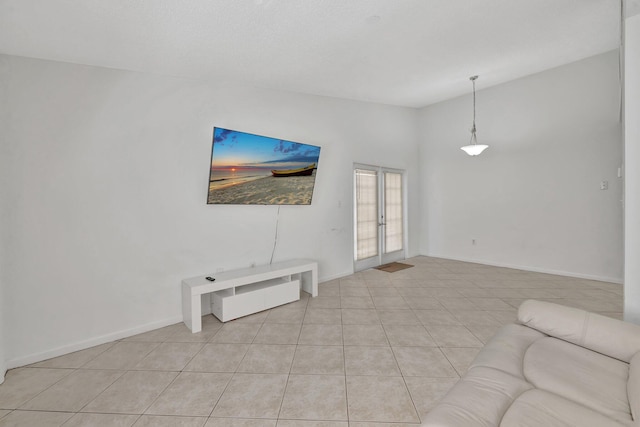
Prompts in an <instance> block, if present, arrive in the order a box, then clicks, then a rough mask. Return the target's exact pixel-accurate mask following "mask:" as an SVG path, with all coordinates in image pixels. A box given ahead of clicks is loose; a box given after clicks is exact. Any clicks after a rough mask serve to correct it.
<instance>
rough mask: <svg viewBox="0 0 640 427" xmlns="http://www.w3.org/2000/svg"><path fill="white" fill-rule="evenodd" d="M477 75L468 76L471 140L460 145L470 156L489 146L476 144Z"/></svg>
mask: <svg viewBox="0 0 640 427" xmlns="http://www.w3.org/2000/svg"><path fill="white" fill-rule="evenodd" d="M477 78H478V76H472V77H469V80H471V83H472V84H473V126H472V127H471V140H470V141H469V145H465V146H464V147H460V149H461V150H462V151H464V152H465V153H467V154H468V155H470V156H477V155H478V154H480V153H482V152H483V151H484V150H486V149H487V148H489V146H488V145H484V144H478V139H477V137H476V79H477Z"/></svg>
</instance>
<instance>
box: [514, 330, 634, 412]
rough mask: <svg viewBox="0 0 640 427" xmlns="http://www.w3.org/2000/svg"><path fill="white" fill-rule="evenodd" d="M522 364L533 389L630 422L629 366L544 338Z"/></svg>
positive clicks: (564, 342) (559, 341) (532, 348)
mask: <svg viewBox="0 0 640 427" xmlns="http://www.w3.org/2000/svg"><path fill="white" fill-rule="evenodd" d="M523 365H524V368H523V369H524V376H525V378H526V379H527V381H529V382H530V383H531V384H533V386H534V387H536V388H538V389H541V390H545V391H548V392H551V393H553V394H555V395H557V396H562V397H564V398H565V399H568V400H572V401H574V402H577V403H579V404H580V405H583V406H585V407H587V408H590V409H592V410H594V411H597V412H599V413H601V414H603V415H606V416H607V417H610V418H613V419H615V420H617V421H620V422H623V423H628V422H630V421H632V418H631V409H630V407H629V398H628V394H627V380H628V379H629V364H628V363H624V362H622V361H620V360H617V359H614V358H611V357H608V356H605V355H602V354H599V353H596V352H593V351H591V350H587V349H585V348H583V347H580V346H577V345H575V344H571V343H568V342H566V341H562V340H559V339H557V338H551V337H546V338H542V339H540V340H538V341H536V342H534V343H533V344H532V345H531V347H529V349H528V350H527V352H526V353H525V356H524V363H523Z"/></svg>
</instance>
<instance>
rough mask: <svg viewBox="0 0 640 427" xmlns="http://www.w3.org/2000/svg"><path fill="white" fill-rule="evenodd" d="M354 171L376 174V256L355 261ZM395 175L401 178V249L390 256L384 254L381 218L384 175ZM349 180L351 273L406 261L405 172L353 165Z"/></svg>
mask: <svg viewBox="0 0 640 427" xmlns="http://www.w3.org/2000/svg"><path fill="white" fill-rule="evenodd" d="M356 169H365V170H375V171H376V172H377V173H378V183H377V184H378V254H377V255H374V256H372V257H370V258H366V259H363V260H357V259H356V256H357V251H358V246H357V245H358V237H357V233H358V224H357V220H358V218H357V215H356V209H357V200H356V194H357V192H356V179H355V171H356ZM385 172H390V173H397V174H400V175H401V176H402V249H401V250H399V251H396V252H393V253H391V254H385V253H384V233H385V228H384V221H383V218H381V216H383V215H384V203H385V200H384V173H385ZM351 179H352V180H353V183H352V185H351V189H352V195H351V200H352V202H353V209H352V212H351V215H352V221H353V233H352V238H353V245H352V247H353V254H352V259H353V271H354V272H357V271H362V270H367V269H369V268H373V267H377V266H379V265H383V264H386V263H389V262H394V261H400V260H403V259H406V255H407V244H408V235H409V233H408V224H409V222H408V220H407V211H408V209H407V205H408V203H407V194H408V191H407V171H406V170H403V169H396V168H390V167H386V166H375V165H370V164H366V163H354V164H353V168H352V171H351Z"/></svg>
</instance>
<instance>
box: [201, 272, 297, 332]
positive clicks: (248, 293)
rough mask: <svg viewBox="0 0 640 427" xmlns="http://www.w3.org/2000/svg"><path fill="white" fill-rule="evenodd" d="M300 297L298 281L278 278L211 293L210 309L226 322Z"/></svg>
mask: <svg viewBox="0 0 640 427" xmlns="http://www.w3.org/2000/svg"><path fill="white" fill-rule="evenodd" d="M299 299H300V281H299V280H286V279H285V278H278V279H272V280H265V281H263V282H258V283H252V284H249V285H243V286H237V287H234V288H229V289H223V290H220V291H217V292H213V293H212V294H211V311H212V312H213V314H214V316H216V317H217V318H218V319H220V321H222V322H227V321H229V320H233V319H237V318H239V317H243V316H247V315H249V314H253V313H257V312H259V311H263V310H268V309H270V308H273V307H277V306H279V305H282V304H287V303H290V302H293V301H297V300H299Z"/></svg>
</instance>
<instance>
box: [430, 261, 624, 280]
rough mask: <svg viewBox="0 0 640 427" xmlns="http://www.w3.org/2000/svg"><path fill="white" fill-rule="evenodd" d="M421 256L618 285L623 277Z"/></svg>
mask: <svg viewBox="0 0 640 427" xmlns="http://www.w3.org/2000/svg"><path fill="white" fill-rule="evenodd" d="M423 256H428V257H432V258H442V259H450V260H452V261H463V262H471V263H474V264H482V265H491V266H493V267H504V268H513V269H515V270H524V271H531V272H534V273H546V274H555V275H557V276H566V277H576V278H578V279H589V280H596V281H598V282H610V283H617V284H620V285H621V284H622V283H623V279H622V278H619V277H607V276H597V275H593V274H583V273H576V272H572V271H564V270H552V269H548V268H538V267H531V266H528V265H516V264H508V263H500V262H493V261H486V260H479V259H469V258H459V257H452V256H448V255H438V254H423Z"/></svg>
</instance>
